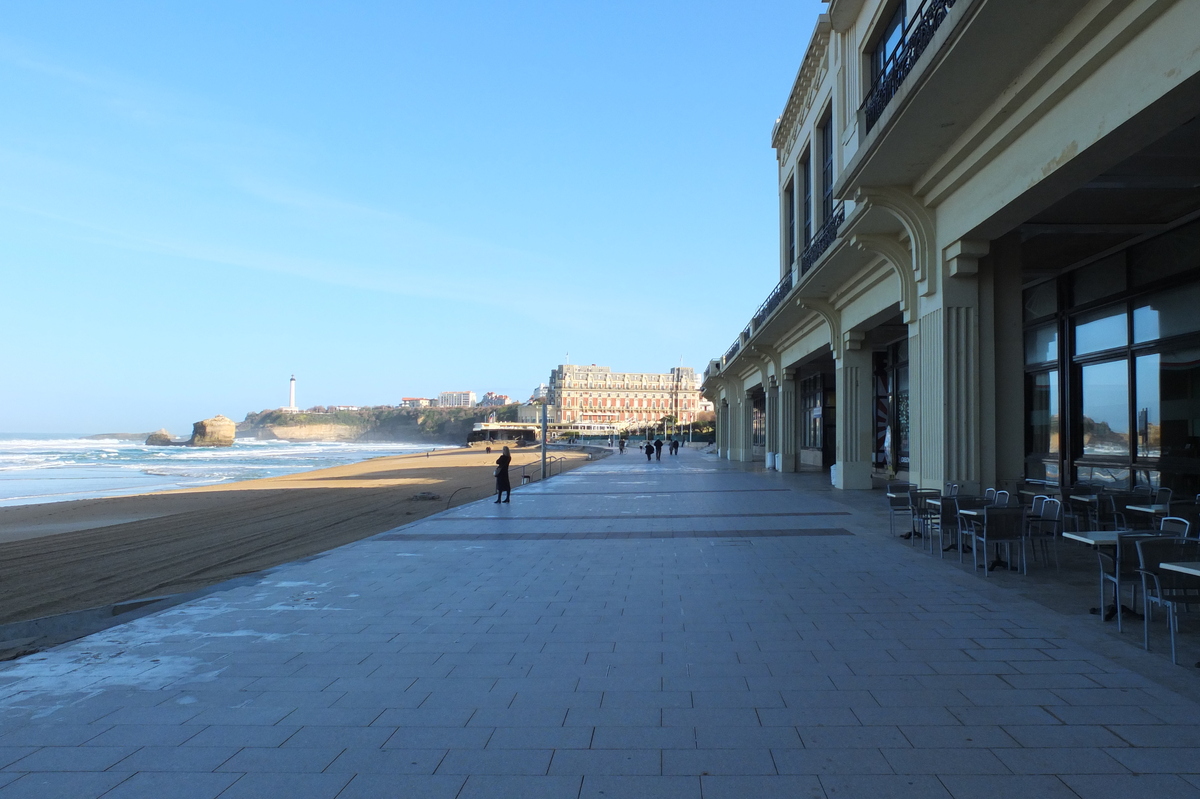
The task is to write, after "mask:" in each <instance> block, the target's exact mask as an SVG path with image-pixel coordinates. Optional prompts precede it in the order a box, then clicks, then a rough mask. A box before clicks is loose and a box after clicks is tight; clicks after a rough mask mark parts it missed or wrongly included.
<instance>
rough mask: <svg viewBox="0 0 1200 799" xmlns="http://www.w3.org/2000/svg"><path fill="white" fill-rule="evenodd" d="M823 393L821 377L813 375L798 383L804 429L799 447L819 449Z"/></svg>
mask: <svg viewBox="0 0 1200 799" xmlns="http://www.w3.org/2000/svg"><path fill="white" fill-rule="evenodd" d="M824 396H825V392H824V390H823V386H822V381H821V375H813V376H812V377H808V378H805V379H804V380H801V381H800V405H801V407H802V408H803V410H804V429H803V430H802V431H801V446H804V447H806V448H809V449H820V448H821V426H822V424H823V418H824V417H823V414H822V411H823V408H822V407H821V404H822V401H823V399H824Z"/></svg>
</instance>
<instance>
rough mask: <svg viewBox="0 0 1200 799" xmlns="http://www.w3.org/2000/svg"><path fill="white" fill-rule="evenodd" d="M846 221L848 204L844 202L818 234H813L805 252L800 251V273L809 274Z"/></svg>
mask: <svg viewBox="0 0 1200 799" xmlns="http://www.w3.org/2000/svg"><path fill="white" fill-rule="evenodd" d="M845 221H846V206H845V204H843V203H838V204H837V205H836V206H835V207H834V209H833V213H832V214H830V215H829V218H828V219H826V220H825V224H823V225H821V228H820V230H818V231H817V235H815V236H813V238H812V241H810V242H809V243H808V246H807V247H805V248H804V252H802V253H800V275H801V276H804V275H806V274H808V270H810V269H812V267H813V264H815V263H816V262H817V260H818V259H820V257H821V256H822V255H824V254H825V251H826V250H828V249H829V246H830V245H831V244H833V242H834V240H835V239H836V238H837V236H838V231H839V230H841V227H842V223H843V222H845Z"/></svg>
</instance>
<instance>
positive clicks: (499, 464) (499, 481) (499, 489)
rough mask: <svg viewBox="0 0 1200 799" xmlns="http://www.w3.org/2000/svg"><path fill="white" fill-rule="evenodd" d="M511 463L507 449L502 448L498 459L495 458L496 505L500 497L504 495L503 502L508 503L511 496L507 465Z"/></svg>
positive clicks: (510, 456)
mask: <svg viewBox="0 0 1200 799" xmlns="http://www.w3.org/2000/svg"><path fill="white" fill-rule="evenodd" d="M510 463H512V455H509V454H508V447H505V448H504V452H503V453H502V454H501V455H500V457H499V458H496V504H497V505H499V504H500V495H501V494H503V495H504V501H505V502H508V500H509V497H511V496H512V486H511V485H510V484H509V482H508V464H510Z"/></svg>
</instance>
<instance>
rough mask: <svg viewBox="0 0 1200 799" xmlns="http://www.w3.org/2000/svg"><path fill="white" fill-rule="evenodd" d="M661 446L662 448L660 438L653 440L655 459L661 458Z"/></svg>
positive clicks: (659, 459)
mask: <svg viewBox="0 0 1200 799" xmlns="http://www.w3.org/2000/svg"><path fill="white" fill-rule="evenodd" d="M662 448H663V443H662V439H661V438H660V439H657V440H656V441H655V442H654V460H656V461H661V460H662Z"/></svg>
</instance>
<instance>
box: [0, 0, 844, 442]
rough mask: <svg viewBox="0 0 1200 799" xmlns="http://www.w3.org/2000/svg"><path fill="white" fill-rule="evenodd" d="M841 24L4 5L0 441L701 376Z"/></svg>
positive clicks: (776, 7) (771, 216)
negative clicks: (596, 369)
mask: <svg viewBox="0 0 1200 799" xmlns="http://www.w3.org/2000/svg"><path fill="white" fill-rule="evenodd" d="M824 8H825V5H824V3H821V2H817V0H762V1H761V2H760V1H759V0H747V2H737V3H730V2H682V1H681V2H667V1H666V0H664V1H663V2H655V0H631V1H630V2H610V1H608V0H605V2H600V1H599V0H597V1H596V2H583V1H582V0H580V1H579V2H576V1H575V0H558V1H557V2H549V1H546V2H540V3H533V2H507V1H506V2H454V1H453V0H449V1H443V0H439V2H397V0H379V2H371V1H369V0H366V1H361V2H352V3H335V2H266V1H265V0H264V1H263V2H245V1H244V0H237V2H216V1H211V2H203V3H177V2H169V3H164V2H160V0H150V1H148V2H125V1H119V2H112V3H96V2H92V1H91V0H87V1H86V2H69V1H66V0H63V1H60V2H54V3H6V4H5V14H4V16H5V19H4V25H3V28H2V29H0V108H2V109H3V111H2V112H0V113H2V115H3V119H4V122H3V124H2V125H0V309H2V313H0V352H2V354H3V357H2V358H0V431H4V432H80V433H91V432H114V431H129V432H136V431H145V430H152V429H156V428H159V427H167V428H168V429H170V430H171V432H173V433H177V434H183V433H186V432H187V431H188V430H190V426H191V423H192V422H194V421H196V420H198V419H201V418H204V417H207V416H212V415H214V414H217V413H223V414H225V415H227V416H230V417H233V418H235V419H241V418H242V416H243V415H244V414H245V413H246V412H247V411H251V410H262V409H264V408H273V407H278V406H280V405H284V404H286V401H287V385H288V378H289V377H290V376H291V375H292V374H293V373H294V374H295V375H296V378H297V384H298V391H297V393H298V397H297V401H298V404H300V405H301V406H305V407H307V406H311V405H317V404H320V405H328V404H354V405H382V404H395V403H397V402H398V401H399V398H400V397H402V396H436V394H437V392H439V391H445V390H466V389H470V390H474V391H476V392H478V393H479V394H482V393H483V392H485V391H496V392H499V393H505V394H509V395H512V396H513V397H514V398H519V399H522V400H524V399H526V398H528V396H529V395H530V393H531V391H532V390H533V388H534V387H535V386H536V385H537V384H538V383H539V382H544V381H546V380H547V378H548V375H549V372H550V370H551V369H552V368H553V367H554V366H555V365H556V364H559V363H562V362H563V361H564V359H565V358H566V357H567V354H568V353H569V354H570V360H571V362H573V363H585V364H588V363H596V364H600V365H607V366H611V367H612V368H613V369H614V370H615V371H666V370H667V369H669V368H670V367H672V366H677V365H679V364H680V362H681V358H682V363H683V365H685V366H692V367H694V368H696V369H698V370H700V369H703V368H704V366H705V365H706V364H707V362H708V359H709V358H711V357H717V356H720V355H721V353H723V352H724V351H725V349H726V348H727V347H728V346H729V344H730V343H731V342H732V341H733V339H734V337H735V336H736V334H737V332H738V331H739V330H741V328H742V327H743V326H744V325H745V324H746V323H747V322H748V320H749V318H750V316H751V315H752V314H753V312H754V310H755V308H756V307H757V306H758V304H759V303H760V302H761V301H762V300H763V299H765V298H766V296H767V294H768V293H769V291H770V289H771V288H772V287H773V285H774V284H775V281H776V280H777V277H778V235H779V234H778V229H777V214H776V197H777V191H778V187H777V184H776V171H775V167H776V164H775V158H774V152H773V151H772V150H771V146H770V133H771V126H772V124H773V122H774V120H775V118H776V117H777V116H778V115H779V114H780V112H781V111H782V109H783V104H784V102H785V100H786V99H787V93H788V90H789V89H790V87H791V84H792V81H793V79H794V77H795V74H796V70H797V68H798V67H799V62H800V58H801V57H802V56H803V53H804V48H805V47H806V46H807V44H808V41H809V38H810V36H811V33H812V29H813V25H814V23H815V20H816V16H817V14H818V13H820V11H822V10H823V9H824Z"/></svg>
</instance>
